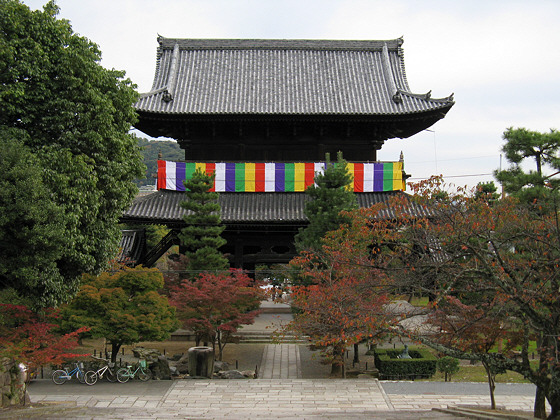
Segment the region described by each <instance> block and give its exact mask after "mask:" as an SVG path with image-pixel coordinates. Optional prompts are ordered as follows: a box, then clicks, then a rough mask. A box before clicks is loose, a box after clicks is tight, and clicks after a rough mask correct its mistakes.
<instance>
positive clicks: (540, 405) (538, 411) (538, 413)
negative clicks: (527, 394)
mask: <svg viewBox="0 0 560 420" xmlns="http://www.w3.org/2000/svg"><path fill="white" fill-rule="evenodd" d="M533 417H535V418H537V419H546V399H545V392H544V389H542V388H541V387H540V386H538V385H537V391H536V392H535V405H534V406H533Z"/></svg>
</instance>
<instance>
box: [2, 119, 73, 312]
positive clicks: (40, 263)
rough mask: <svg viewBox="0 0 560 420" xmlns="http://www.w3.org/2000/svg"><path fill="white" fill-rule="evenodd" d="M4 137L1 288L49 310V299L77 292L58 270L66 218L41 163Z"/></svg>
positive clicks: (15, 142) (28, 151)
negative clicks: (45, 179) (50, 189)
mask: <svg viewBox="0 0 560 420" xmlns="http://www.w3.org/2000/svg"><path fill="white" fill-rule="evenodd" d="M1 131H2V130H1V128H0V132H1ZM0 136H1V137H2V138H3V139H4V142H3V144H2V153H0V208H1V209H2V211H0V250H1V255H2V257H1V258H0V288H2V289H5V290H8V289H13V290H15V291H17V292H19V293H20V294H26V295H31V296H32V297H33V299H32V300H31V301H32V302H33V303H36V304H37V305H38V306H46V305H45V304H46V303H47V302H48V301H49V300H50V299H49V298H48V297H49V296H51V295H53V294H57V293H59V292H62V293H70V292H72V288H71V287H68V285H67V284H66V283H65V281H64V278H63V276H62V273H61V272H60V270H59V269H58V267H57V261H58V260H59V259H60V258H61V256H62V255H63V252H64V251H63V248H64V246H65V244H66V240H65V237H64V234H65V229H64V214H63V212H62V209H61V208H60V207H59V206H57V205H56V204H55V203H53V202H52V201H51V199H50V195H51V193H50V191H49V189H48V188H47V187H46V186H45V185H44V182H43V171H42V170H41V167H40V166H39V159H38V158H37V157H36V156H35V155H34V154H33V153H31V152H30V150H29V148H28V147H26V146H25V145H24V144H23V143H22V142H20V141H18V140H16V139H14V138H12V137H11V136H9V135H8V134H7V133H4V135H2V134H0ZM12 302H13V301H12ZM40 303H43V304H44V305H40Z"/></svg>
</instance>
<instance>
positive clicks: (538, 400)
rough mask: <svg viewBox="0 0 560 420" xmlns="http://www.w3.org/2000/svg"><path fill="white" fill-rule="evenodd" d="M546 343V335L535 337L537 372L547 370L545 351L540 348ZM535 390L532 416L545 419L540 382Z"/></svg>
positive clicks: (544, 395)
mask: <svg viewBox="0 0 560 420" xmlns="http://www.w3.org/2000/svg"><path fill="white" fill-rule="evenodd" d="M547 344H548V342H547V339H546V336H542V335H541V336H540V337H538V338H537V348H538V349H539V372H544V371H546V370H547V364H548V363H547V361H546V359H547V352H545V351H543V350H542V349H543V348H544V346H546V345H547ZM536 385H537V391H536V392H535V405H534V407H533V417H535V418H537V419H546V400H545V397H546V390H545V388H543V387H542V384H541V385H539V384H536Z"/></svg>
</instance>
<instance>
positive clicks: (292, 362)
mask: <svg viewBox="0 0 560 420" xmlns="http://www.w3.org/2000/svg"><path fill="white" fill-rule="evenodd" d="M259 378H261V379H301V378H302V374H301V359H300V354H299V346H298V345H297V344H267V345H266V347H265V348H264V352H263V358H262V362H261V368H260V372H259Z"/></svg>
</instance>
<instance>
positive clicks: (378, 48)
mask: <svg viewBox="0 0 560 420" xmlns="http://www.w3.org/2000/svg"><path fill="white" fill-rule="evenodd" d="M158 41H159V44H160V46H159V48H158V53H157V64H156V73H155V77H154V83H153V86H152V90H151V91H150V92H147V93H143V94H142V95H141V97H140V99H139V100H138V102H137V103H136V104H135V107H136V109H137V110H138V111H139V112H141V113H155V114H172V115H261V116H274V115H316V116H320V115H327V116H333V115H342V116H386V115H393V116H399V115H410V114H422V113H434V112H438V111H441V117H443V116H444V115H445V113H446V112H447V111H448V110H449V109H450V108H451V106H452V105H453V104H454V101H453V95H451V96H449V97H446V98H442V99H433V98H431V96H430V93H426V94H414V93H412V92H411V91H410V88H409V86H408V82H407V79H406V74H405V69H404V60H403V51H402V48H401V45H402V42H403V41H402V39H395V40H386V41H327V40H248V39H244V40H243V39H238V40H235V39H174V38H164V37H159V38H158ZM441 117H440V118H441Z"/></svg>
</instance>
